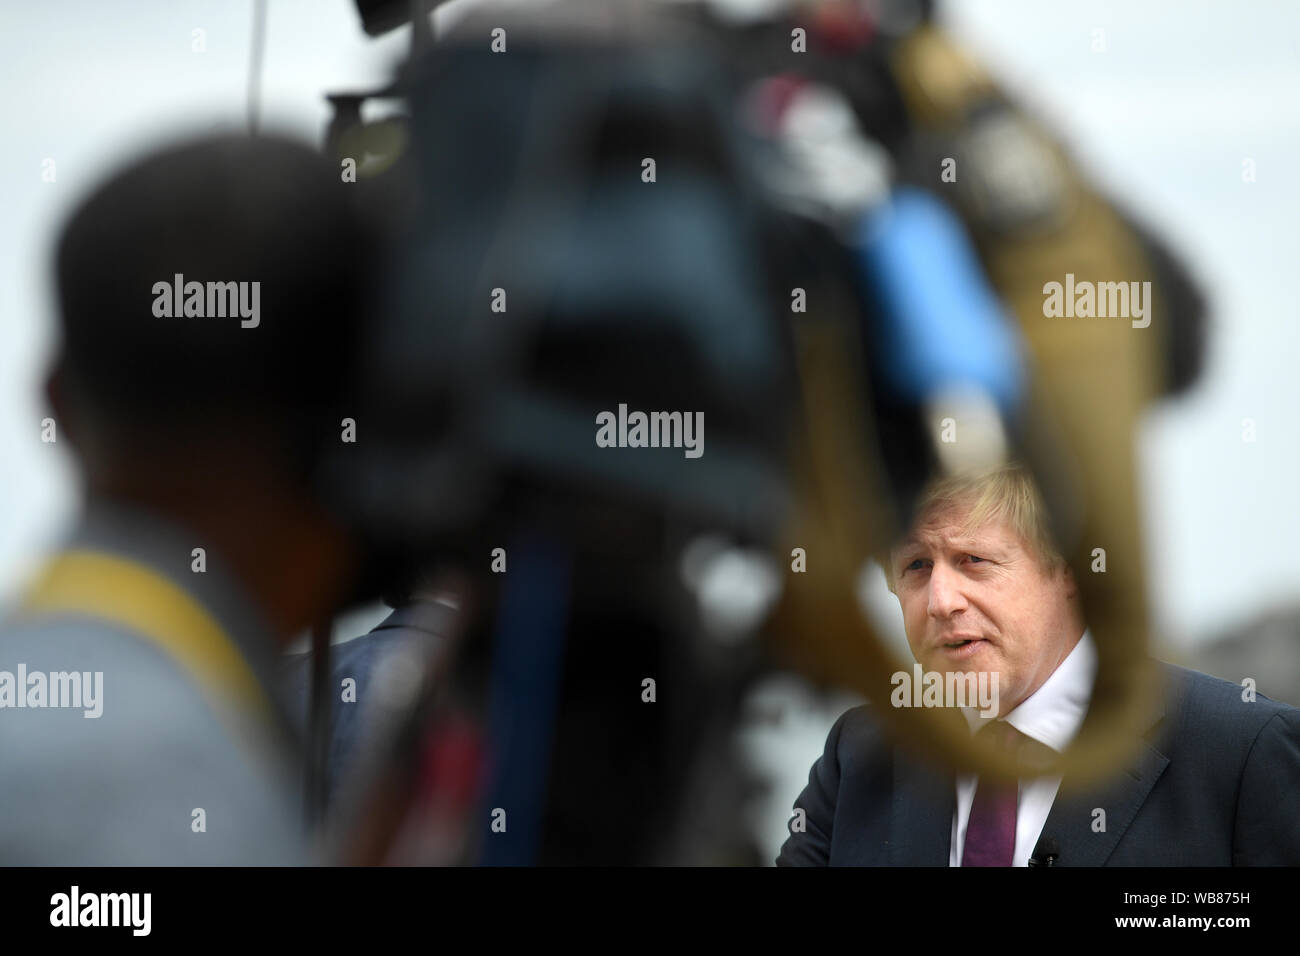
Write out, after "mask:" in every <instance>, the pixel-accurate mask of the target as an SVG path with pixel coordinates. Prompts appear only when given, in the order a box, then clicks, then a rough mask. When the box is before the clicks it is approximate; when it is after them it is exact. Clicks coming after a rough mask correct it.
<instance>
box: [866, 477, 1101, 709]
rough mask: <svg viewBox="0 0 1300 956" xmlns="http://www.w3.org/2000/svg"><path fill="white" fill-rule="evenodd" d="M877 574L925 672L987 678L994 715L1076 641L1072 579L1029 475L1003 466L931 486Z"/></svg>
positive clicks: (1023, 694) (1035, 683)
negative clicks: (993, 681) (994, 698)
mask: <svg viewBox="0 0 1300 956" xmlns="http://www.w3.org/2000/svg"><path fill="white" fill-rule="evenodd" d="M916 514H917V519H916V522H915V523H914V525H913V527H912V528H911V529H910V531H909V533H908V534H907V535H906V536H905V537H904V538H903V540H902V541H900V542H899V543H898V544H896V545H895V547H894V548H892V549H891V551H890V552H889V556H888V563H887V565H886V568H885V572H886V577H887V579H888V581H889V586H890V590H891V591H893V592H894V594H895V595H896V596H897V597H898V602H899V605H900V606H901V607H902V610H903V625H904V629H905V630H906V632H907V642H908V644H909V645H910V646H911V649H912V653H913V655H914V656H915V657H916V659H917V661H918V662H919V663H920V664H921V665H922V667H923V668H924V669H925V670H926V671H937V672H940V673H946V672H950V671H965V672H981V671H984V672H990V673H992V672H997V673H998V675H999V677H998V688H999V702H1000V707H1001V714H1002V715H1005V714H1006V713H1008V712H1009V711H1011V710H1012V709H1014V708H1015V707H1016V706H1017V705H1019V704H1020V702H1021V701H1023V700H1025V699H1026V698H1027V697H1029V696H1030V695H1031V694H1033V693H1034V692H1035V691H1036V690H1038V688H1039V687H1041V686H1042V684H1043V682H1044V681H1045V680H1047V678H1048V677H1049V676H1050V675H1051V674H1052V672H1053V671H1055V670H1056V668H1057V667H1058V666H1059V665H1060V663H1061V662H1062V661H1063V660H1065V658H1066V656H1067V655H1068V654H1069V653H1070V651H1071V650H1072V649H1073V648H1074V646H1075V644H1076V643H1077V642H1078V640H1079V638H1080V637H1081V636H1082V634H1083V629H1084V624H1083V619H1082V616H1081V612H1080V608H1079V604H1078V594H1077V587H1076V585H1075V581H1074V575H1073V572H1072V571H1071V570H1070V568H1069V566H1068V565H1067V564H1066V562H1065V561H1064V560H1063V559H1062V557H1061V556H1060V554H1059V553H1058V552H1057V550H1056V548H1055V546H1054V545H1053V543H1052V541H1051V537H1050V534H1049V532H1048V530H1047V527H1046V520H1045V519H1046V514H1045V510H1044V506H1043V503H1042V500H1041V497H1040V495H1039V493H1038V491H1037V489H1036V487H1035V485H1034V483H1033V480H1032V478H1031V477H1030V476H1029V474H1028V473H1027V472H1026V471H1025V470H1024V469H1023V468H1022V467H1020V466H1017V465H1011V466H1008V467H1005V468H1002V469H999V470H997V471H995V472H992V473H982V474H967V475H957V476H953V477H949V478H945V479H942V480H938V481H935V482H932V483H931V484H930V486H929V487H927V488H926V490H925V492H924V493H923V495H922V497H921V500H920V501H919V502H918V506H917V510H916Z"/></svg>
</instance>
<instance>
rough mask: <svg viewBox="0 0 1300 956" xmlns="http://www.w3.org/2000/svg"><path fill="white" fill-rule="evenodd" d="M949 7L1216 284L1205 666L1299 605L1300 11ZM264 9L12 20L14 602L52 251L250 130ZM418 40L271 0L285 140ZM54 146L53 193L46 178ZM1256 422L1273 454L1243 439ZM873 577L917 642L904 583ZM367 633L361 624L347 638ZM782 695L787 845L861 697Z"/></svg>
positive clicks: (1171, 571) (1198, 601) (1183, 610)
mask: <svg viewBox="0 0 1300 956" xmlns="http://www.w3.org/2000/svg"><path fill="white" fill-rule="evenodd" d="M467 2H469V3H472V2H473V0H455V2H453V3H452V4H449V5H448V6H447V7H445V8H443V10H441V11H440V12H439V15H438V16H439V18H446V17H454V16H455V15H456V12H457V8H463V7H464V6H465V5H466V3H467ZM941 10H942V11H943V14H942V19H943V21H944V22H946V23H947V24H948V25H950V27H951V28H952V29H953V31H954V32H955V33H956V35H958V36H959V37H961V38H963V39H964V40H965V41H966V42H967V43H968V44H969V45H970V46H971V47H972V48H973V50H974V51H975V52H976V53H977V54H978V55H979V56H980V57H981V58H982V59H983V60H984V61H985V62H986V63H988V64H989V65H990V66H991V67H992V68H993V70H994V72H995V73H996V74H998V75H999V76H1000V77H1001V78H1002V79H1004V80H1005V81H1006V82H1007V84H1008V85H1009V87H1010V88H1011V89H1012V90H1013V91H1014V92H1015V93H1016V94H1017V95H1018V96H1019V97H1020V98H1021V99H1022V100H1024V101H1026V102H1028V103H1030V104H1031V105H1032V106H1033V107H1035V108H1036V109H1037V110H1038V111H1039V112H1040V113H1041V114H1042V115H1043V116H1045V117H1046V118H1048V119H1049V121H1050V122H1051V123H1052V124H1053V125H1054V126H1055V128H1056V129H1057V130H1059V131H1060V133H1061V134H1062V135H1063V136H1064V138H1065V140H1066V141H1067V142H1068V143H1069V145H1070V146H1071V148H1072V149H1073V150H1074V152H1075V153H1076V155H1077V156H1078V157H1079V158H1080V159H1081V160H1082V161H1083V162H1084V164H1085V166H1086V168H1087V169H1088V170H1090V172H1091V173H1092V175H1093V176H1094V178H1095V179H1096V180H1097V181H1099V182H1100V183H1101V184H1103V185H1104V187H1105V188H1106V189H1107V190H1109V191H1110V193H1111V194H1113V195H1114V196H1116V197H1118V198H1119V199H1120V200H1122V201H1123V202H1124V203H1125V204H1127V205H1128V206H1129V207H1130V208H1132V209H1134V210H1135V211H1136V212H1137V213H1138V214H1139V215H1140V216H1141V217H1142V218H1144V219H1145V220H1146V221H1147V222H1148V223H1150V224H1151V225H1154V226H1155V227H1156V228H1157V229H1158V230H1159V231H1160V232H1161V233H1162V234H1164V235H1166V236H1167V237H1168V238H1169V239H1171V240H1172V243H1173V245H1174V247H1175V248H1176V249H1177V250H1179V251H1180V252H1181V253H1182V254H1183V255H1184V256H1185V257H1186V259H1187V260H1188V262H1189V263H1190V264H1191V265H1192V267H1193V270H1194V272H1195V274H1196V275H1197V276H1198V278H1199V280H1200V281H1201V283H1202V285H1203V287H1204V289H1205V291H1206V292H1207V293H1208V294H1209V296H1210V299H1211V302H1212V307H1213V323H1214V324H1213V335H1212V339H1211V343H1210V355H1209V360H1208V365H1207V368H1206V370H1205V375H1204V378H1203V381H1202V382H1201V384H1200V386H1199V387H1198V388H1197V390H1196V391H1195V392H1194V394H1193V395H1192V396H1191V397H1190V398H1188V399H1186V400H1184V401H1182V402H1180V403H1178V404H1171V405H1168V406H1166V407H1162V408H1159V409H1156V410H1153V411H1152V412H1151V414H1150V415H1149V417H1148V420H1147V422H1146V423H1145V426H1144V429H1143V431H1142V433H1141V435H1140V436H1139V438H1138V441H1139V444H1140V448H1141V455H1142V462H1143V469H1144V471H1143V487H1144V491H1145V498H1144V506H1145V508H1144V511H1145V514H1146V516H1147V527H1146V530H1147V538H1148V545H1149V580H1150V582H1151V586H1152V588H1153V594H1152V597H1153V606H1154V615H1155V624H1156V630H1157V632H1158V633H1159V634H1160V635H1161V637H1162V639H1163V641H1164V642H1165V644H1166V647H1167V648H1168V650H1169V651H1170V652H1171V653H1173V654H1175V655H1179V654H1189V653H1191V652H1193V651H1194V649H1195V648H1196V647H1197V646H1198V645H1199V644H1201V643H1203V642H1205V641H1207V640H1208V639H1210V638H1212V637H1214V636H1215V635H1216V634H1218V633H1219V632H1220V631H1222V630H1223V629H1225V628H1228V627H1230V626H1232V625H1233V624H1235V623H1238V622H1241V621H1243V620H1245V619H1248V618H1253V617H1255V616H1256V615H1258V614H1261V613H1263V612H1265V611H1267V610H1268V609H1269V608H1275V607H1283V606H1291V607H1294V606H1295V605H1296V603H1297V601H1298V600H1300V560H1298V559H1297V558H1296V557H1295V555H1294V553H1293V551H1292V549H1293V548H1294V547H1296V544H1297V542H1300V508H1298V507H1296V504H1295V500H1296V499H1295V495H1296V489H1297V485H1298V482H1297V475H1298V474H1300V453H1298V452H1297V441H1298V440H1300V427H1298V426H1297V415H1298V414H1300V374H1297V369H1296V365H1297V360H1298V359H1300V331H1298V327H1300V300H1298V298H1297V295H1296V294H1295V291H1294V290H1292V289H1291V288H1289V287H1288V283H1290V282H1294V281H1295V279H1296V275H1297V268H1296V263H1297V262H1300V237H1298V236H1297V231H1296V227H1297V222H1298V221H1300V189H1297V185H1296V175H1297V172H1298V171H1300V169H1298V167H1300V109H1297V107H1296V104H1297V103H1300V5H1297V4H1294V3H1290V2H1288V0H1275V2H1268V0H1245V2H1243V0H1236V2H1234V0H1167V2H1155V0H1125V2H1118V0H1116V2H1096V0H1089V2H1078V0H1056V2H1053V3H1042V2H1038V0H952V2H946V3H942V4H941ZM252 20H253V14H252V2H251V0H166V2H163V0H155V2H144V0H141V2H117V3H112V4H105V3H99V2H93V0H85V2H70V0H51V2H47V3H39V4H38V3H11V4H6V5H5V9H4V12H3V13H0V23H2V26H0V70H2V71H3V72H4V78H3V84H4V90H5V97H4V127H5V128H4V130H3V132H0V190H2V191H3V201H2V202H0V211H2V214H3V226H2V227H0V289H2V290H3V298H0V341H3V343H4V347H3V349H0V449H2V450H3V453H2V454H0V532H3V533H0V605H3V603H4V601H5V599H6V598H10V597H12V595H13V593H14V591H15V589H16V588H17V587H18V586H19V584H20V583H21V579H22V577H23V575H24V574H25V573H26V572H27V571H28V570H29V569H30V567H31V562H32V560H33V558H34V557H35V556H36V555H38V554H39V552H40V549H41V548H42V547H43V546H44V545H46V544H47V543H49V542H50V540H51V539H52V538H53V537H54V536H55V535H56V534H57V533H58V531H59V530H60V529H61V527H62V525H63V523H64V522H65V521H66V520H67V519H69V517H70V516H71V513H72V510H73V508H74V507H75V501H76V493H77V488H76V483H75V476H74V472H73V471H72V467H71V462H70V460H69V457H68V455H67V453H66V451H65V447H64V445H63V444H62V443H59V444H55V445H49V444H43V443H42V442H41V441H40V439H39V434H40V420H41V418H42V417H44V415H45V414H46V409H45V408H44V405H43V402H42V400H41V398H40V393H39V384H40V381H41V377H42V375H43V372H44V364H45V362H46V360H47V357H48V354H49V350H50V348H51V346H52V344H53V341H52V328H53V312H52V308H53V299H52V295H51V287H50V282H49V264H50V263H49V255H50V249H51V243H52V242H53V240H54V238H55V236H56V234H57V230H58V228H59V225H60V223H61V221H62V219H63V217H64V216H65V215H66V214H67V213H68V212H69V210H70V208H71V206H72V205H73V204H74V203H75V202H76V201H77V200H78V199H79V198H80V197H81V196H82V195H83V194H84V193H85V192H86V191H87V190H88V189H90V188H92V187H93V186H94V185H95V183H96V182H97V180H98V179H99V178H100V177H102V176H103V175H105V174H106V173H107V172H109V170H110V168H111V167H112V166H114V165H115V164H117V163H119V162H121V161H123V160H124V159H126V158H127V157H130V156H132V155H134V154H137V153H139V152H141V151H143V150H144V149H146V148H147V147H148V146H149V145H150V144H151V143H154V142H156V141H158V140H160V139H163V138H168V137H171V136H173V135H176V134H177V133H179V132H182V131H196V130H204V129H208V128H212V127H221V126H224V127H227V128H230V129H240V128H243V125H244V123H245V117H246V112H245V110H246V97H247V82H248V62H249V51H250V45H251V44H250V40H251V34H252ZM194 31H203V32H202V34H201V36H202V41H203V45H204V49H203V51H202V52H197V51H196V50H195V49H194V44H195V42H196V38H198V37H199V34H196V33H195V32H194ZM1098 31H1100V32H1098ZM1099 38H1100V41H1101V44H1102V45H1103V46H1104V49H1102V50H1098V49H1095V47H1096V46H1097V45H1098V40H1099ZM408 42H409V29H402V30H398V31H396V32H394V33H392V34H389V35H388V36H386V37H384V38H381V39H379V40H372V39H370V38H368V37H366V36H365V35H364V34H363V33H362V31H361V29H360V25H359V19H358V17H357V15H356V13H355V10H354V8H353V5H352V3H351V0H270V3H269V15H268V22H267V33H266V48H265V61H264V69H263V76H262V104H263V105H262V116H263V126H264V128H266V129H271V130H278V131H286V132H290V133H296V134H298V135H300V136H302V137H304V138H307V139H309V140H312V141H319V140H320V138H321V136H322V134H323V131H324V127H325V124H326V123H327V121H328V118H329V110H328V108H327V105H326V103H325V100H324V98H323V94H324V93H325V92H327V91H340V90H348V89H357V88H367V87H371V86H375V85H379V84H380V83H382V82H384V81H385V80H386V79H387V77H388V71H389V67H390V66H391V64H392V63H393V62H395V61H396V59H397V58H398V57H400V56H401V55H402V53H403V52H404V50H405V48H406V46H407V44H408ZM46 160H53V161H54V162H55V164H56V167H55V168H56V175H57V179H56V181H55V182H53V183H46V182H43V181H42V178H41V174H42V168H43V165H42V164H43V163H44V162H45V161H46ZM1245 160H1251V161H1253V163H1254V167H1255V173H1256V181H1255V182H1253V183H1251V182H1244V181H1243V177H1242V169H1243V161H1245ZM137 372H138V373H139V374H142V375H147V374H148V373H149V370H148V369H147V368H141V369H138V370H137ZM1247 418H1249V419H1253V421H1254V423H1255V430H1256V438H1255V441H1254V442H1244V441H1243V440H1242V428H1243V426H1242V420H1243V419H1247ZM865 591H866V592H867V594H868V595H869V600H870V601H872V602H873V603H874V608H873V616H876V617H877V619H878V620H880V621H881V622H882V623H883V624H884V625H885V626H886V627H887V628H889V629H891V630H892V631H893V632H894V633H895V634H897V633H898V632H899V631H900V630H901V621H900V619H899V617H898V613H897V608H896V605H894V604H893V598H892V597H891V596H890V595H888V593H887V592H885V591H884V589H883V584H882V583H879V582H877V583H874V584H873V583H870V582H869V583H868V585H867V586H866V588H865ZM882 595H883V601H882V599H881V596H882ZM371 617H373V613H372V614H371ZM365 620H367V621H368V620H369V618H366V619H365ZM364 625H365V621H362V620H360V619H358V621H357V622H356V623H349V622H343V623H342V624H341V625H340V634H339V636H340V637H349V636H353V635H354V634H355V633H357V632H358V630H359V629H364ZM1265 690H1266V688H1265ZM775 693H776V697H777V698H778V699H779V700H781V701H784V704H782V705H781V707H780V708H778V709H779V710H783V711H784V713H785V719H784V721H783V722H782V721H778V722H777V724H774V725H773V726H774V727H775V726H777V725H778V724H779V726H780V728H781V731H780V733H779V734H777V733H775V732H774V733H773V734H769V735H767V736H766V737H762V736H760V737H758V738H754V739H752V740H749V744H750V749H751V751H752V753H753V756H754V759H755V760H756V761H758V762H760V763H764V764H767V765H770V766H771V768H772V772H773V774H774V775H775V777H776V778H777V780H776V783H775V785H774V787H773V793H772V794H771V800H770V801H764V803H763V805H762V806H759V807H755V808H754V813H755V820H756V824H757V825H758V826H760V828H762V830H763V832H764V833H765V834H768V835H769V836H768V840H769V842H770V843H771V844H772V851H773V853H774V852H775V848H776V846H777V845H779V843H780V841H781V839H783V837H784V834H785V820H786V818H787V814H788V808H789V806H790V804H791V802H792V801H793V799H794V797H795V796H796V795H797V793H798V791H799V789H800V788H801V786H802V785H803V783H804V782H805V781H806V778H807V772H808V766H809V764H810V763H811V761H812V759H813V758H814V757H815V756H816V755H817V754H818V753H820V751H821V746H822V743H823V740H824V736H825V733H826V730H827V728H828V727H829V725H830V722H831V721H832V720H833V719H834V718H835V717H836V716H837V715H838V713H839V712H840V711H841V710H842V709H843V708H844V706H846V705H847V702H846V701H845V700H844V699H842V698H837V699H826V698H824V697H821V696H820V695H817V694H815V693H813V692H812V691H811V690H810V689H807V688H801V687H798V686H791V685H786V686H785V687H784V689H778V691H776V692H775ZM778 738H779V739H778ZM774 748H775V749H774Z"/></svg>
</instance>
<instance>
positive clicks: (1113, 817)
mask: <svg viewBox="0 0 1300 956" xmlns="http://www.w3.org/2000/svg"><path fill="white" fill-rule="evenodd" d="M1163 717H1164V704H1163V701H1162V702H1161V703H1160V704H1159V705H1158V706H1157V708H1156V711H1155V712H1154V713H1153V714H1152V716H1151V719H1150V721H1149V722H1148V725H1147V727H1146V729H1145V731H1144V733H1143V739H1142V740H1141V742H1140V747H1139V751H1138V754H1137V756H1136V757H1135V758H1133V760H1132V762H1131V763H1130V764H1129V765H1128V766H1127V767H1125V768H1124V771H1123V772H1121V773H1119V774H1117V775H1116V776H1115V777H1113V778H1112V779H1110V780H1109V781H1106V782H1105V783H1104V784H1102V785H1101V786H1099V787H1094V788H1092V789H1090V790H1088V791H1086V792H1075V791H1073V790H1071V789H1068V782H1069V781H1067V780H1063V781H1062V783H1061V790H1060V791H1059V793H1058V794H1057V798H1056V800H1054V801H1053V802H1052V810H1051V812H1050V813H1049V814H1048V815H1047V822H1046V823H1044V824H1043V831H1042V833H1041V834H1040V835H1039V838H1038V843H1037V845H1036V846H1035V847H1034V852H1033V854H1032V855H1033V856H1034V857H1036V858H1038V859H1042V858H1043V856H1044V855H1045V853H1046V852H1047V850H1048V846H1049V844H1050V843H1051V842H1052V841H1055V843H1056V845H1057V853H1058V854H1059V856H1058V858H1057V862H1056V864H1055V865H1058V866H1102V865H1103V864H1105V862H1106V860H1108V859H1109V858H1110V855H1111V853H1113V852H1114V850H1115V846H1116V844H1118V843H1119V841H1120V837H1122V836H1123V835H1124V833H1125V831H1126V830H1128V827H1129V824H1130V823H1132V822H1133V818H1134V817H1136V816H1137V813H1138V810H1139V809H1141V807H1142V804H1143V803H1145V802H1146V799H1147V797H1148V795H1150V793H1151V788H1152V787H1154V786H1155V784H1156V781H1157V780H1159V779H1160V775H1161V774H1162V773H1164V772H1165V767H1167V766H1169V758H1168V757H1166V756H1165V755H1164V754H1162V753H1161V752H1160V751H1159V750H1157V749H1156V748H1155V747H1154V746H1152V745H1151V743H1149V742H1148V740H1147V739H1146V735H1147V734H1148V733H1149V732H1150V729H1151V728H1152V727H1154V726H1155V725H1156V724H1158V723H1159V722H1160V721H1161V719H1162V718H1163ZM1098 808H1100V809H1102V810H1104V811H1105V812H1106V818H1105V819H1106V829H1105V830H1104V831H1101V832H1098V831H1096V830H1094V829H1093V827H1094V819H1095V817H1094V812H1095V811H1096V810H1097V809H1098Z"/></svg>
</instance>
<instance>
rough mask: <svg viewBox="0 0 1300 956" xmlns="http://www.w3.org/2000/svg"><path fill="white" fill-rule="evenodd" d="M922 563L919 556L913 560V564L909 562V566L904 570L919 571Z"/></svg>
mask: <svg viewBox="0 0 1300 956" xmlns="http://www.w3.org/2000/svg"><path fill="white" fill-rule="evenodd" d="M920 564H921V559H920V558H917V559H916V560H915V561H913V562H912V563H911V564H909V565H908V566H907V567H905V568H903V570H904V571H919V570H920Z"/></svg>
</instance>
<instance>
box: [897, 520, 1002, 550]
mask: <svg viewBox="0 0 1300 956" xmlns="http://www.w3.org/2000/svg"><path fill="white" fill-rule="evenodd" d="M1014 539H1015V536H1014V535H1013V534H1012V533H1011V530H1010V529H1009V528H1007V527H1006V526H1005V525H1004V524H1003V523H1002V522H1001V521H996V520H990V521H986V522H984V523H983V524H981V525H979V526H977V527H974V528H966V527H964V526H963V525H962V524H961V523H960V522H959V521H958V520H957V519H956V517H954V516H953V515H951V514H949V515H943V516H940V517H938V518H932V519H931V520H928V521H923V522H921V523H920V524H917V525H915V526H913V528H912V530H911V531H910V532H909V533H908V534H907V535H905V536H904V537H903V538H902V539H900V540H899V542H898V544H897V545H895V546H894V548H893V550H895V551H901V550H903V549H905V548H911V547H916V546H918V545H947V546H951V547H972V546H976V545H982V546H985V547H987V546H988V545H990V544H994V543H997V544H1009V543H1014Z"/></svg>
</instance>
